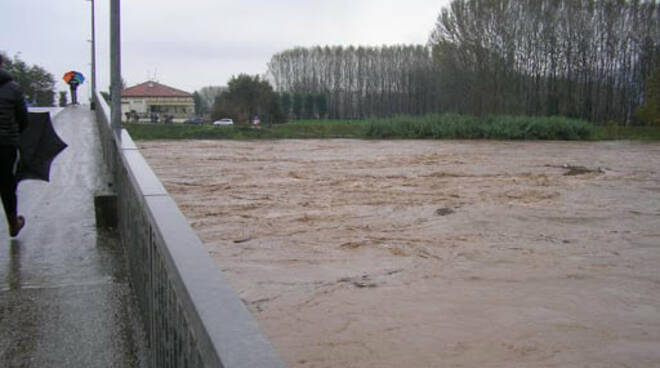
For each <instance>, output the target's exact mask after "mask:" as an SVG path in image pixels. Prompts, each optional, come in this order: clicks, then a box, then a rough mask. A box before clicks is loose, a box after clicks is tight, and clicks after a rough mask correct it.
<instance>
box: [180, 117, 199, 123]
mask: <svg viewBox="0 0 660 368" xmlns="http://www.w3.org/2000/svg"><path fill="white" fill-rule="evenodd" d="M203 122H204V119H202V117H201V116H193V117H191V118H190V119H188V120H186V121H184V122H183V123H184V124H202V123H203Z"/></svg>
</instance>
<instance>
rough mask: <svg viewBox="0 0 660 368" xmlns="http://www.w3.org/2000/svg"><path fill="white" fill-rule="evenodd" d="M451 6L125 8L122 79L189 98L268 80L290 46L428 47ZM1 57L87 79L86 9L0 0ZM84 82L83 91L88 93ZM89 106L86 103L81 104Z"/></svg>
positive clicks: (161, 1)
mask: <svg viewBox="0 0 660 368" xmlns="http://www.w3.org/2000/svg"><path fill="white" fill-rule="evenodd" d="M109 3H110V1H109V0H96V5H95V6H96V32H97V68H98V75H97V78H98V81H99V87H100V88H102V89H104V90H106V89H107V85H108V81H109V56H108V49H109V32H108V31H109ZM448 3H449V0H241V1H238V0H186V1H181V0H177V1H175V0H131V1H122V4H121V6H122V74H123V77H124V79H125V80H126V83H127V84H128V85H129V86H131V85H135V84H138V83H141V82H144V81H146V80H147V79H149V78H152V77H154V76H155V77H156V79H157V80H159V81H160V82H161V83H164V84H167V85H170V86H172V87H176V88H180V89H183V90H186V91H188V92H193V91H194V90H197V89H199V88H201V87H204V86H207V85H225V84H226V83H227V81H228V80H229V78H230V77H231V76H232V75H237V74H239V73H248V74H263V73H264V72H265V71H266V64H267V63H268V61H269V60H270V57H271V56H272V55H273V54H275V53H277V52H279V51H283V50H286V49H288V48H291V47H294V46H316V45H321V46H324V45H385V44H387V45H392V44H402V43H405V44H425V43H426V41H427V39H428V36H429V34H430V32H431V30H432V29H433V26H434V24H435V20H436V18H437V15H438V14H439V12H440V9H441V8H442V7H443V6H445V5H447V4H448ZM0 9H1V10H2V22H0V50H1V51H4V52H5V53H7V54H9V56H13V55H16V54H18V55H19V56H20V58H21V59H23V60H24V61H26V62H27V63H29V64H37V65H41V66H43V67H44V68H46V70H48V71H49V72H51V73H52V74H53V75H54V76H55V78H56V79H57V80H58V85H57V89H58V90H65V89H67V88H66V85H65V84H64V83H63V82H61V76H62V75H63V74H64V73H65V72H66V71H68V70H78V71H80V72H82V73H83V74H84V75H85V76H86V77H87V76H88V75H89V74H90V44H89V42H88V41H87V40H89V39H90V38H91V36H90V29H91V26H90V9H91V8H90V2H89V1H85V0H2V5H0ZM88 85H89V84H88V81H86V82H85V84H84V85H83V87H82V89H81V90H80V92H79V94H80V95H81V96H88V94H89V92H88V89H87V87H88ZM85 99H86V98H85Z"/></svg>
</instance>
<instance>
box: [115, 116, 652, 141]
mask: <svg viewBox="0 0 660 368" xmlns="http://www.w3.org/2000/svg"><path fill="white" fill-rule="evenodd" d="M125 126H126V128H127V129H128V131H129V132H130V133H131V135H132V136H133V138H134V139H136V140H156V139H232V140H250V139H309V138H316V139H319V138H321V139H323V138H326V139H328V138H353V139H497V140H610V139H633V140H660V127H620V126H612V125H610V126H596V125H594V124H591V123H589V122H586V121H583V120H577V119H569V118H564V117H525V116H505V115H502V116H489V117H481V118H478V117H472V116H465V115H456V114H442V115H426V116H397V117H394V118H390V119H367V120H302V121H294V122H290V123H286V124H278V125H273V126H272V127H268V126H262V127H261V129H253V128H252V127H250V126H247V125H236V126H232V127H226V126H212V125H208V124H204V125H180V124H171V125H162V124H126V125H125Z"/></svg>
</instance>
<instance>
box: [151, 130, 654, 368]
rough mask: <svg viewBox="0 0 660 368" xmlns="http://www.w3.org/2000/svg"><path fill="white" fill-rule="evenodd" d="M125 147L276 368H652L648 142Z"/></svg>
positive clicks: (650, 153) (651, 201)
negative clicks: (250, 320) (153, 176)
mask: <svg viewBox="0 0 660 368" xmlns="http://www.w3.org/2000/svg"><path fill="white" fill-rule="evenodd" d="M140 147H141V150H142V152H143V153H144V155H145V156H146V157H147V159H148V161H149V163H150V164H151V165H152V167H153V168H154V170H155V171H156V173H157V174H158V176H159V177H160V178H161V180H162V181H163V182H164V184H165V186H166V188H167V189H168V191H169V192H170V193H171V194H172V196H173V197H174V198H175V199H176V201H177V203H178V204H179V206H180V208H181V209H182V211H183V212H184V214H185V215H186V217H187V218H188V220H189V221H190V223H191V225H192V226H193V228H194V229H195V230H196V231H197V232H198V234H199V235H200V237H201V239H202V241H203V242H204V243H205V244H206V246H207V247H208V250H209V252H210V253H211V255H212V256H213V257H214V258H215V260H216V261H217V263H218V267H219V268H221V269H222V270H223V271H224V272H225V274H226V276H227V278H228V279H229V280H230V282H231V283H232V284H233V286H234V288H235V289H236V290H237V292H238V293H239V295H240V296H241V298H242V299H243V300H244V302H245V303H246V305H247V306H248V308H249V309H250V310H251V311H252V313H253V314H254V316H255V317H256V319H257V320H258V321H259V323H260V326H261V328H262V330H263V331H264V333H265V334H266V335H267V336H268V337H269V338H270V340H271V341H272V343H273V344H274V345H275V347H276V348H277V349H278V351H279V353H280V355H281V356H282V357H283V359H284V360H285V361H286V363H287V364H288V366H290V367H300V368H302V367H660V144H657V143H651V144H644V143H637V142H599V143H568V142H460V141H459V142H455V141H452V142H446V141H359V140H283V141H256V142H234V141H162V142H141V143H140ZM583 169H584V170H583Z"/></svg>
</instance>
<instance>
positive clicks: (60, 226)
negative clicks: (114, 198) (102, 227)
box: [0, 106, 145, 368]
mask: <svg viewBox="0 0 660 368" xmlns="http://www.w3.org/2000/svg"><path fill="white" fill-rule="evenodd" d="M51 114H53V112H51ZM53 125H54V127H55V129H56V131H57V132H58V134H59V135H60V137H62V139H63V140H64V141H65V142H67V144H68V145H69V147H68V148H67V149H66V150H65V151H64V152H62V153H61V154H60V156H58V158H57V159H56V160H55V162H54V164H53V166H52V170H51V182H50V183H44V182H38V181H25V182H22V183H21V184H20V186H19V190H18V196H19V205H18V206H19V213H21V214H23V215H24V216H25V217H26V220H27V225H26V227H25V228H24V229H23V231H22V232H21V234H20V236H19V237H18V238H16V239H10V237H9V235H8V233H7V229H6V224H5V222H4V216H1V217H0V218H2V219H3V220H2V221H0V367H7V368H9V367H35V368H36V367H39V368H41V367H67V368H70V367H85V368H90V367H138V366H142V365H143V363H144V356H145V354H144V353H143V346H144V344H143V342H142V341H143V339H142V337H141V336H140V335H141V334H140V333H139V332H138V331H139V329H138V328H137V327H136V326H138V325H139V324H138V323H136V321H135V318H136V316H137V315H138V313H137V312H136V310H135V308H136V307H135V305H134V304H133V299H132V297H131V291H130V287H129V284H128V275H127V271H126V267H125V264H124V258H123V252H122V250H121V247H120V244H119V240H118V238H117V236H116V234H115V233H112V232H104V231H97V229H96V227H95V216H94V196H95V194H96V193H99V192H104V191H107V190H108V189H109V181H110V179H109V178H110V175H109V173H108V172H106V169H105V166H104V164H103V160H102V157H101V156H102V153H101V148H100V143H99V138H98V133H97V127H96V122H95V117H94V113H93V111H90V110H89V108H88V107H85V106H73V107H67V108H65V109H64V110H62V111H59V112H57V115H55V117H54V119H53Z"/></svg>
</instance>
